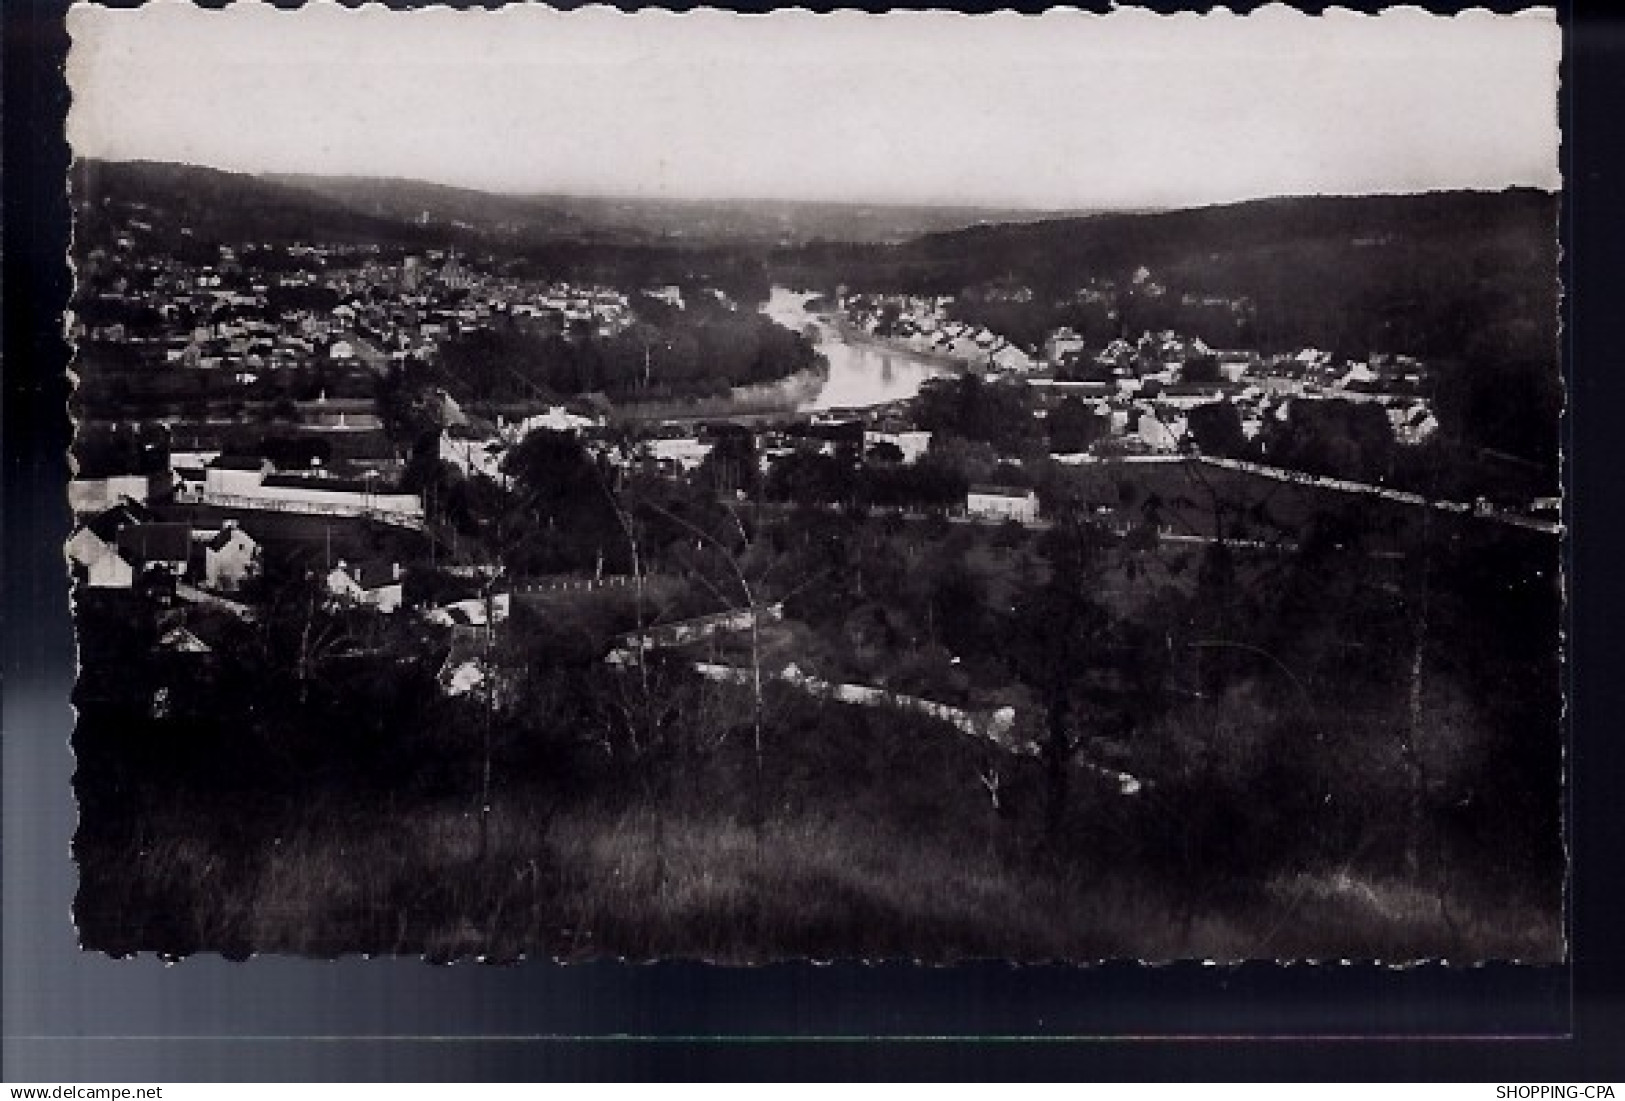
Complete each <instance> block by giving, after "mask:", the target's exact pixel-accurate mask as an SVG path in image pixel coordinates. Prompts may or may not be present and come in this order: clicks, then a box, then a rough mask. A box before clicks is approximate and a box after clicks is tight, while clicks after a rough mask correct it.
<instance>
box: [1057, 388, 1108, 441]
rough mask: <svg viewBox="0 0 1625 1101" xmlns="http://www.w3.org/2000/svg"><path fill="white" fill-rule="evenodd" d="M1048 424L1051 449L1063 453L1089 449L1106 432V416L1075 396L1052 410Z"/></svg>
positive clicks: (1064, 400)
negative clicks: (1102, 415)
mask: <svg viewBox="0 0 1625 1101" xmlns="http://www.w3.org/2000/svg"><path fill="white" fill-rule="evenodd" d="M1048 424H1049V446H1050V450H1051V451H1055V452H1059V453H1061V454H1063V455H1064V454H1074V453H1076V452H1079V451H1087V450H1089V448H1090V447H1091V446H1093V444H1094V443H1095V441H1096V440H1098V439H1100V437H1101V436H1103V435H1105V433H1106V425H1105V418H1103V417H1101V416H1100V415H1099V414H1098V413H1096V412H1095V411H1094V409H1093V408H1092V407H1090V406H1088V405H1085V404H1084V403H1083V402H1082V401H1079V400H1078V399H1077V398H1075V397H1068V398H1065V399H1063V400H1062V402H1061V403H1060V404H1059V405H1057V406H1056V407H1055V408H1054V409H1052V410H1050V414H1049V418H1048Z"/></svg>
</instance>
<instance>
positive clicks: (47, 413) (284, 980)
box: [0, 0, 1625, 1083]
mask: <svg viewBox="0 0 1625 1101" xmlns="http://www.w3.org/2000/svg"><path fill="white" fill-rule="evenodd" d="M118 6H127V5H118ZM205 6H218V5H212V4H211V5H205ZM279 6H285V7H286V6H296V5H291V4H279ZM560 6H569V5H560ZM724 6H728V7H736V8H739V9H740V10H757V9H755V8H753V7H752V6H750V5H724ZM863 6H864V7H865V8H867V9H868V10H884V9H883V8H881V7H879V6H870V5H863ZM960 6H961V7H962V9H963V10H967V11H971V10H990V9H991V8H992V7H993V5H977V4H963V5H960ZM1150 6H1152V7H1154V8H1159V9H1162V8H1164V5H1160V4H1152V5H1150ZM1463 6H1465V5H1463ZM1479 6H1488V7H1489V8H1491V9H1493V10H1514V9H1515V8H1516V7H1517V6H1518V5H1506V4H1494V3H1492V4H1488V5H1479ZM1016 7H1017V8H1018V10H1041V6H1040V5H1034V6H1031V7H1025V6H1023V5H1016ZM1429 7H1430V8H1432V10H1435V11H1449V10H1454V9H1453V8H1451V7H1449V6H1441V5H1429ZM1593 8H1601V5H1588V4H1576V5H1573V6H1572V7H1570V6H1567V5H1565V6H1564V7H1562V8H1560V17H1561V18H1562V20H1563V22H1564V25H1565V32H1566V33H1565V61H1564V69H1563V81H1564V84H1563V96H1562V112H1563V126H1564V133H1565V140H1564V148H1563V170H1564V176H1565V179H1566V201H1565V204H1564V240H1565V246H1566V256H1565V271H1564V278H1565V284H1566V286H1567V288H1568V290H1567V301H1566V305H1565V309H1566V311H1567V313H1566V334H1567V335H1566V347H1565V369H1566V371H1567V372H1568V377H1569V395H1570V406H1569V414H1568V418H1567V425H1566V432H1567V435H1566V440H1567V444H1568V449H1567V452H1566V454H1567V461H1566V464H1565V476H1566V478H1567V479H1568V490H1569V493H1570V495H1571V496H1570V501H1569V522H1570V524H1571V530H1572V533H1573V538H1572V540H1571V542H1570V551H1569V558H1568V562H1567V580H1568V586H1569V595H1570V636H1569V638H1570V649H1569V653H1570V656H1571V662H1570V669H1571V680H1572V689H1573V691H1572V694H1571V697H1570V721H1571V724H1572V730H1571V742H1570V749H1571V753H1570V779H1569V795H1570V800H1571V804H1572V808H1571V809H1572V819H1571V830H1570V838H1571V852H1572V856H1573V866H1574V876H1573V883H1572V889H1571V904H1572V911H1573V917H1572V923H1571V943H1572V947H1573V959H1574V963H1573V967H1572V968H1562V967H1547V968H1516V967H1508V966H1487V967H1479V968H1457V969H1451V968H1444V967H1434V966H1420V967H1414V968H1408V969H1407V968H1380V967H1372V966H1363V965H1358V966H1357V965H1338V964H1328V965H1320V966H1308V965H1299V966H1292V967H1277V966H1274V965H1268V964H1250V965H1246V966H1243V967H1239V968H1220V967H1206V966H1202V965H1200V964H1195V963H1192V964H1181V965H1174V966H1167V967H1158V968H1144V967H1139V966H1135V965H1131V964H1108V965H1103V966H1098V967H1080V968H1027V969H1018V968H1011V967H1008V966H1003V965H998V964H984V965H976V966H965V967H956V968H922V967H913V966H908V965H902V964H888V965H881V966H866V965H863V964H857V963H851V964H835V965H829V966H816V965H813V964H799V965H781V966H774V967H767V968H756V969H721V968H711V967H706V966H703V965H698V964H665V965H657V966H630V965H619V964H612V963H605V964H594V965H576V966H569V967H564V966H559V965H555V964H552V963H550V962H546V961H534V962H531V963H527V964H524V965H521V966H517V967H503V968H497V967H484V966H479V965H459V966H455V967H431V966H429V965H427V964H424V963H422V962H420V961H417V960H363V959H347V960H342V961H314V960H295V959H280V958H260V959H256V960H254V961H252V962H249V963H246V964H233V963H227V962H225V961H223V960H221V959H219V958H218V957H212V956H205V957H196V958H192V959H188V960H186V961H184V962H181V963H179V964H174V965H166V964H164V963H163V962H161V961H159V960H157V959H154V958H151V957H144V958H141V959H137V960H123V961H117V960H110V959H106V958H104V957H102V956H97V955H91V954H85V953H81V952H79V950H78V949H77V946H76V941H75V934H74V930H73V928H72V923H71V915H70V912H69V905H70V901H71V898H72V893H73V888H74V882H75V871H74V868H73V865H72V861H71V856H70V854H69V850H68V842H69V839H70V838H71V835H72V831H73V827H74V821H75V817H76V809H75V807H74V804H73V799H72V793H71V790H70V788H69V779H70V776H71V772H72V767H73V762H72V756H71V752H70V751H69V748H68V735H69V732H70V730H71V726H72V721H73V716H72V710H71V708H70V706H69V704H68V694H69V690H70V688H71V685H72V680H73V672H74V651H73V639H72V626H71V622H70V620H69V615H68V604H67V584H66V573H65V569H64V566H63V559H62V552H61V549H60V548H61V544H62V541H63V539H64V538H65V537H66V535H67V534H68V530H69V529H68V523H69V516H68V512H67V508H66V500H65V494H64V492H63V484H64V482H65V480H66V478H67V471H66V460H65V458H64V456H65V452H66V448H67V446H68V441H69V432H70V426H69V423H68V420H67V417H66V414H65V412H64V402H65V399H66V397H67V393H68V382H67V376H66V374H65V364H66V358H67V348H66V345H65V344H64V343H63V341H62V339H61V321H60V311H61V309H62V306H63V304H64V303H65V301H66V299H67V296H68V292H69V289H70V286H71V275H70V272H69V270H68V268H67V265H66V262H65V260H64V250H65V247H66V243H67V232H68V229H67V214H68V208H67V203H66V199H65V195H64V191H63V186H64V185H63V181H64V176H65V172H66V168H67V158H68V152H67V149H66V146H65V143H64V140H63V137H62V134H63V120H64V116H65V112H66V109H67V102H68V96H67V89H66V83H65V80H64V78H63V75H62V66H63V62H64V59H65V57H66V51H67V35H66V32H65V30H64V27H63V13H64V10H65V5H63V4H60V3H51V2H48V0H39V2H28V0H5V3H4V7H3V12H4V16H3V17H4V25H3V34H4V56H3V74H4V89H3V96H4V98H3V103H4V110H5V145H4V160H3V173H0V187H3V191H4V204H5V226H4V238H3V245H4V265H5V267H4V284H3V291H0V293H3V296H4V305H5V317H4V325H5V328H4V340H5V343H4V361H3V362H4V384H5V395H4V416H5V421H4V426H5V432H4V455H5V468H4V475H5V478H4V497H3V499H0V516H3V518H4V526H5V547H4V559H3V568H0V583H3V585H4V595H3V605H0V608H3V615H4V620H3V624H0V632H3V643H0V644H3V650H0V656H3V662H4V665H3V676H4V680H3V683H4V753H5V756H4V785H5V787H4V892H3V897H4V903H5V914H4V980H3V981H4V1022H5V1047H4V1065H3V1072H4V1078H5V1080H6V1081H8V1082H17V1083H22V1082H34V1083H60V1082H71V1081H78V1082H86V1081H99V1080H122V1081H126V1082H139V1081H184V1080H193V1079H197V1080H209V1079H227V1080H243V1079H282V1080H329V1079H362V1080H372V1079H408V1080H421V1079H428V1080H434V1079H450V1080H459V1079H462V1080H478V1079H538V1078H561V1077H570V1078H654V1077H658V1078H666V1079H671V1078H718V1077H748V1078H759V1077H774V1078H853V1077H858V1078H871V1077H893V1078H913V1079H938V1078H950V1079H966V1078H1011V1079H1025V1078H1066V1079H1090V1080H1102V1081H1105V1080H1132V1079H1192V1080H1223V1079H1237V1078H1240V1079H1309V1080H1321V1079H1323V1080H1338V1079H1371V1078H1377V1079H1399V1080H1405V1079H1427V1078H1443V1079H1454V1080H1487V1081H1498V1082H1501V1081H1504V1082H1529V1081H1585V1080H1613V1081H1619V1080H1621V1079H1625V968H1622V956H1625V948H1622V944H1625V905H1622V899H1621V878H1622V876H1621V872H1622V871H1625V861H1622V860H1621V856H1620V854H1621V853H1622V852H1625V816H1621V815H1620V814H1619V813H1618V812H1617V811H1616V810H1615V807H1616V805H1617V802H1616V793H1619V792H1622V791H1625V768H1622V760H1625V753H1622V752H1621V751H1620V749H1619V748H1618V747H1617V746H1616V732H1617V731H1619V730H1620V728H1621V725H1622V724H1621V723H1620V722H1619V719H1618V717H1619V716H1622V715H1625V676H1620V675H1618V672H1617V668H1618V661H1619V654H1620V653H1621V651H1620V649H1619V648H1618V647H1616V646H1615V645H1612V644H1613V643H1614V642H1615V640H1616V638H1617V636H1618V634H1619V631H1620V629H1619V628H1618V627H1617V626H1616V623H1620V622H1625V620H1622V618H1621V617H1622V616H1625V602H1622V601H1621V599H1620V597H1621V593H1620V580H1619V578H1620V572H1619V570H1618V567H1617V563H1616V562H1615V556H1614V553H1613V548H1614V547H1615V546H1617V545H1618V544H1617V541H1616V538H1615V537H1616V535H1617V534H1618V529H1619V526H1620V521H1619V519H1618V516H1619V511H1618V510H1619V506H1620V504H1621V482H1622V479H1621V477H1620V472H1622V471H1625V462H1622V459H1625V433H1622V432H1621V431H1619V430H1618V428H1617V427H1616V425H1617V418H1618V417H1619V416H1620V414H1621V413H1622V412H1625V401H1622V400H1621V398H1622V396H1625V381H1622V380H1625V374H1622V372H1625V366H1621V365H1619V364H1618V362H1617V361H1618V360H1619V359H1620V358H1621V356H1620V349H1622V348H1625V309H1621V308H1620V302H1621V299H1622V296H1625V278H1622V277H1621V275H1620V269H1619V266H1618V259H1619V258H1620V257H1622V256H1625V223H1622V220H1621V212H1622V208H1625V204H1622V202H1621V199H1622V197H1625V190H1622V187H1621V184H1622V182H1625V18H1620V19H1617V20H1616V19H1611V18H1608V17H1607V16H1605V15H1603V14H1601V13H1600V12H1598V11H1593V10H1590V9H1593ZM1168 10H1172V6H1169V7H1168ZM1309 10H1318V6H1317V7H1312V8H1310V9H1309ZM978 1038H980V1039H978Z"/></svg>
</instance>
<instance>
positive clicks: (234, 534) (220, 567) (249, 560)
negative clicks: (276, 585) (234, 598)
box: [193, 520, 260, 592]
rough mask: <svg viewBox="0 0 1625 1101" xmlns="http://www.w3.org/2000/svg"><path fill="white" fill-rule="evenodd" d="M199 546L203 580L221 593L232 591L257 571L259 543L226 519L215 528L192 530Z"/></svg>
mask: <svg viewBox="0 0 1625 1101" xmlns="http://www.w3.org/2000/svg"><path fill="white" fill-rule="evenodd" d="M193 535H194V537H200V538H198V539H197V541H198V542H199V544H201V546H202V548H203V583H204V584H205V585H206V586H208V587H209V588H211V589H217V590H219V591H221V592H235V591H236V590H237V589H239V588H241V587H242V585H243V582H245V581H247V580H249V579H250V578H252V577H253V576H255V575H256V574H257V573H258V572H259V566H260V546H259V544H258V543H257V542H255V540H254V537H253V536H251V535H249V534H248V532H246V531H244V530H243V529H242V528H240V527H238V526H237V523H236V521H234V520H227V521H226V522H225V524H224V525H222V526H221V528H220V530H218V531H202V532H194V533H193Z"/></svg>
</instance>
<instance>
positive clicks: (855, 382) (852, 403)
mask: <svg viewBox="0 0 1625 1101" xmlns="http://www.w3.org/2000/svg"><path fill="white" fill-rule="evenodd" d="M815 297H816V295H814V294H812V293H811V292H809V291H792V290H787V289H785V288H784V287H774V288H773V292H772V294H771V296H770V297H769V298H768V300H767V304H766V305H764V306H763V307H762V312H763V313H765V314H767V316H768V317H770V318H772V319H773V320H774V321H776V322H778V323H779V324H780V325H783V326H784V327H785V328H787V329H794V330H795V331H796V332H798V333H799V332H804V331H805V330H806V328H807V326H809V325H811V326H812V327H813V328H815V329H817V330H818V336H819V342H818V351H819V352H820V353H821V354H822V355H823V356H824V358H825V359H827V360H829V379H828V381H826V382H825V383H824V386H823V389H821V390H820V391H819V392H818V394H817V396H816V397H814V398H813V399H811V400H810V401H805V402H803V403H802V404H801V405H800V406H798V408H797V411H798V412H804V413H807V412H817V411H819V410H823V409H856V408H861V407H864V406H870V405H886V404H888V403H890V402H894V401H902V400H904V399H906V398H911V397H913V396H914V395H915V394H918V393H919V392H920V386H921V385H922V384H923V383H924V382H925V380H926V379H928V378H936V377H938V376H940V375H947V374H952V373H953V372H952V370H951V369H949V368H947V367H945V366H943V365H942V364H940V363H934V362H932V361H931V360H929V359H926V358H924V357H923V356H916V355H914V354H912V353H910V352H906V351H901V350H898V349H894V348H885V347H881V346H880V345H878V344H869V343H863V342H858V341H851V340H848V339H847V338H846V337H844V336H842V335H841V332H840V330H838V329H837V328H836V327H835V326H834V324H832V323H831V322H830V321H829V319H827V318H825V317H820V316H819V315H817V314H814V313H810V312H808V310H807V303H808V302H810V301H811V300H812V299H813V298H815Z"/></svg>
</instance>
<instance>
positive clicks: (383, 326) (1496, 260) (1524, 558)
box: [64, 0, 1568, 966]
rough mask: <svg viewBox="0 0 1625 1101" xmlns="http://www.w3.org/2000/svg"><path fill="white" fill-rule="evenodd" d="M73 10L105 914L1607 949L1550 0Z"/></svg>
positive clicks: (88, 828) (97, 868)
mask: <svg viewBox="0 0 1625 1101" xmlns="http://www.w3.org/2000/svg"><path fill="white" fill-rule="evenodd" d="M69 28H70V31H71V33H72V37H73V46H72V52H71V54H70V57H69V63H68V74H67V75H68V80H69V83H70V85H71V88H72V93H73V102H72V107H71V112H70V115H69V124H68V128H69V138H70V141H71V144H72V148H73V154H74V160H73V165H72V170H71V176H70V179H69V180H68V181H67V188H68V190H69V194H70V199H71V205H72V213H73V242H72V253H71V259H72V263H73V266H74V273H75V280H76V284H75V293H74V298H73V301H72V304H71V313H70V314H69V316H68V319H67V325H68V332H69V336H70V337H71V339H72V341H73V343H74V349H75V351H74V363H73V371H74V374H75V377H76V389H75V392H74V394H73V397H72V402H71V412H72V415H73V417H74V421H75V426H76V431H75V441H74V445H73V453H72V458H73V466H74V471H73V477H72V481H71V484H70V485H68V486H66V487H64V488H65V492H66V493H67V495H68V499H69V503H70V505H71V508H72V511H73V517H74V519H73V528H72V535H71V538H70V539H69V540H68V543H67V546H66V549H65V557H66V561H65V563H64V574H65V576H66V577H68V578H70V579H71V583H72V585H73V609H74V616H75V623H76V629H77V635H78V643H79V655H78V657H79V679H78V685H77V689H76V693H75V698H74V704H75V707H76V709H77V728H76V730H75V732H74V735H73V751H74V754H75V761H76V773H75V778H74V786H75V796H76V798H77V801H78V808H79V825H78V830H77V834H76V836H75V839H74V853H73V855H74V859H75V861H76V863H77V866H78V871H79V888H78V895H77V899H76V903H75V908H74V915H73V916H74V921H75V923H76V925H77V928H78V934H79V938H80V944H81V946H82V947H83V948H84V949H85V950H86V951H90V952H96V953H105V954H110V955H113V956H132V955H152V954H158V955H163V956H186V955H191V954H198V953H209V954H216V953H218V954H223V955H225V956H226V957H228V958H231V959H248V958H249V957H252V956H255V955H295V956H322V957H338V956H350V955H359V954H371V955H397V956H407V957H424V958H427V959H429V960H436V961H449V960H471V959H483V960H488V961H496V962H501V961H511V960H518V959H522V958H533V959H534V958H543V959H562V960H585V959H594V958H610V959H615V958H621V959H629V960H655V959H660V960H671V959H685V960H706V961H715V962H718V963H730V964H733V963H761V962H767V961H774V960H787V959H790V960H802V959H818V960H830V959H840V960H918V961H924V962H927V963H948V962H953V961H960V960H970V959H995V960H1010V961H1018V962H1040V961H1061V962H1067V963H1074V964H1090V963H1094V962H1097V961H1103V960H1143V961H1169V960H1182V959H1198V960H1218V961H1235V960H1257V959H1262V960H1291V961H1297V960H1322V961H1335V960H1378V961H1382V962H1384V963H1389V964H1400V963H1407V962H1412V961H1418V960H1446V961H1449V962H1450V963H1452V964H1472V963H1479V962H1483V961H1488V960H1515V961H1525V962H1553V961H1560V960H1563V959H1564V958H1565V957H1566V954H1567V940H1566V936H1565V927H1564V920H1563V914H1564V891H1565V883H1566V878H1567V872H1568V865H1567V859H1566V850H1565V843H1564V832H1563V816H1562V805H1563V794H1564V782H1565V780H1564V735H1563V731H1564V725H1563V724H1564V693H1563V677H1564V651H1563V623H1564V587H1563V586H1564V580H1563V576H1562V572H1561V569H1560V562H1561V560H1562V559H1561V556H1562V551H1563V547H1564V540H1565V528H1564V510H1563V500H1564V498H1563V494H1562V489H1561V485H1562V481H1561V478H1562V455H1561V450H1560V437H1559V419H1560V415H1561V413H1562V410H1563V407H1564V400H1565V395H1564V387H1563V375H1562V371H1561V363H1560V355H1559V347H1560V346H1559V325H1558V317H1559V303H1560V301H1561V294H1562V288H1561V285H1560V280H1559V249H1558V238H1557V228H1558V215H1559V203H1560V189H1561V184H1562V181H1561V179H1560V178H1559V173H1558V148H1559V140H1560V137H1559V131H1558V122H1557V119H1558V110H1557V109H1558V94H1559V89H1558V61H1559V55H1560V36H1559V29H1558V24H1557V21H1556V18H1555V16H1554V14H1553V13H1552V11H1551V10H1549V9H1531V10H1529V11H1526V12H1523V13H1520V14H1515V15H1493V14H1490V13H1488V12H1485V11H1481V10H1480V11H1473V12H1468V13H1464V14H1462V15H1459V16H1456V17H1453V18H1445V17H1438V16H1434V15H1430V14H1427V13H1425V12H1422V11H1421V10H1419V9H1414V8H1411V9H1402V10H1393V11H1390V12H1387V13H1385V14H1382V15H1375V16H1373V15H1356V14H1353V13H1349V12H1338V11H1332V12H1328V13H1327V14H1324V15H1319V16H1314V15H1307V14H1302V13H1299V12H1296V11H1294V10H1292V9H1289V8H1285V7H1279V6H1275V7H1269V8H1265V9H1263V10H1260V11H1258V12H1255V13H1253V14H1251V15H1247V16H1238V15H1232V14H1229V13H1227V12H1225V11H1222V10H1221V11H1218V12H1215V13H1214V14H1210V15H1197V14H1194V13H1193V14H1189V15H1180V16H1159V15H1153V14H1149V13H1146V12H1142V11H1138V10H1135V9H1132V8H1121V9H1118V10H1115V11H1113V12H1112V13H1111V14H1109V15H1089V14H1082V13H1078V12H1075V11H1052V12H1050V13H1048V14H1044V15H1035V16H1022V15H1015V14H999V15H986V16H966V15H960V14H956V13H941V12H939V13H922V12H916V13H895V14H890V15H866V14H861V13H857V12H850V11H849V12H840V13H836V14H832V15H814V14H811V13H807V12H804V11H794V12H791V11H783V12H777V13H773V14H767V15H757V16H748V17H746V16H739V15H734V14H729V13H724V12H718V11H709V10H697V11H693V12H689V13H685V14H674V13H670V12H660V11H644V12H639V13H636V14H623V13H621V12H618V11H614V10H610V9H607V8H591V9H584V10H579V11H575V12H558V11H554V10H552V9H549V8H546V7H540V6H528V5H514V6H510V7H506V8H502V9H500V10H496V11H484V10H472V11H453V10H450V9H445V8H437V9H431V10H421V11H413V12H395V11H389V10H385V9H382V8H379V7H376V6H373V7H368V8H365V9H356V10H349V9H346V8H344V7H342V6H340V5H338V4H336V3H316V4H311V5H309V6H307V7H304V8H301V9H298V10H296V11H278V10H276V9H273V8H272V7H270V6H269V5H267V4H262V3H246V2H245V3H237V4H233V5H230V6H229V7H226V8H224V9H222V10H215V11H208V10H204V9H201V8H198V7H195V6H193V5H191V4H189V3H182V2H175V0H170V2H155V3H150V4H147V5H144V6H141V7H137V8H130V9H125V10H109V9H105V8H101V7H96V6H92V5H82V6H78V7H75V8H74V9H73V11H72V13H71V15H70V17H69ZM245 966H252V964H251V963H250V964H245Z"/></svg>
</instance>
